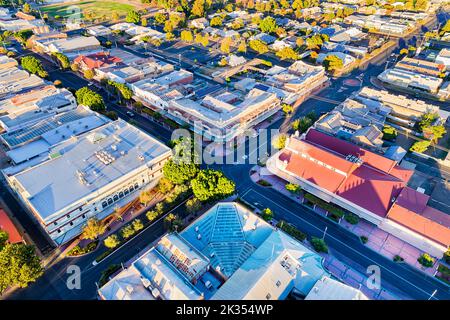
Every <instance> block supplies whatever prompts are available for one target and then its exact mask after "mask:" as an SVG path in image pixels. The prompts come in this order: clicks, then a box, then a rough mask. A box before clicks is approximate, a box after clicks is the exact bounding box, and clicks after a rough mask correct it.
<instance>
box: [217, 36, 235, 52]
mask: <svg viewBox="0 0 450 320" xmlns="http://www.w3.org/2000/svg"><path fill="white" fill-rule="evenodd" d="M232 44H233V40H232V39H231V38H229V37H226V38H223V40H222V42H221V43H220V51H222V52H223V53H230V47H231V45H232Z"/></svg>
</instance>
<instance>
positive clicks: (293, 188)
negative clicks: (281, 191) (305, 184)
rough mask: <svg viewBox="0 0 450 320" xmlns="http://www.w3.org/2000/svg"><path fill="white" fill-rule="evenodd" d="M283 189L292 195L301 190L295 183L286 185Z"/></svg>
mask: <svg viewBox="0 0 450 320" xmlns="http://www.w3.org/2000/svg"><path fill="white" fill-rule="evenodd" d="M285 188H286V190H287V191H289V192H291V193H293V194H298V193H299V192H300V190H301V188H300V186H299V185H298V184H295V183H287V184H286V185H285Z"/></svg>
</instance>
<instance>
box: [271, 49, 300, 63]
mask: <svg viewBox="0 0 450 320" xmlns="http://www.w3.org/2000/svg"><path fill="white" fill-rule="evenodd" d="M275 55H276V56H277V57H279V58H280V59H281V60H285V59H292V60H298V59H299V56H298V54H297V52H295V51H294V49H292V48H291V47H284V48H283V49H281V50H278V51H277V52H276V54H275Z"/></svg>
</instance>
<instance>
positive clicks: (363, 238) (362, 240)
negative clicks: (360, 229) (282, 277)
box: [359, 236, 369, 244]
mask: <svg viewBox="0 0 450 320" xmlns="http://www.w3.org/2000/svg"><path fill="white" fill-rule="evenodd" d="M359 239H361V242H362V243H363V244H366V243H367V241H369V238H367V237H366V236H361V237H359Z"/></svg>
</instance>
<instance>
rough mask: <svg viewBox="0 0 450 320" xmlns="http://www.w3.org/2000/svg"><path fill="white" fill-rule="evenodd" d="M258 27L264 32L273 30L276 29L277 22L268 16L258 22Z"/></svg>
mask: <svg viewBox="0 0 450 320" xmlns="http://www.w3.org/2000/svg"><path fill="white" fill-rule="evenodd" d="M259 29H260V30H261V31H262V32H265V33H272V32H275V30H276V29H277V22H276V21H275V19H274V18H272V17H270V16H268V17H265V18H264V19H262V20H261V21H260V22H259Z"/></svg>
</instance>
